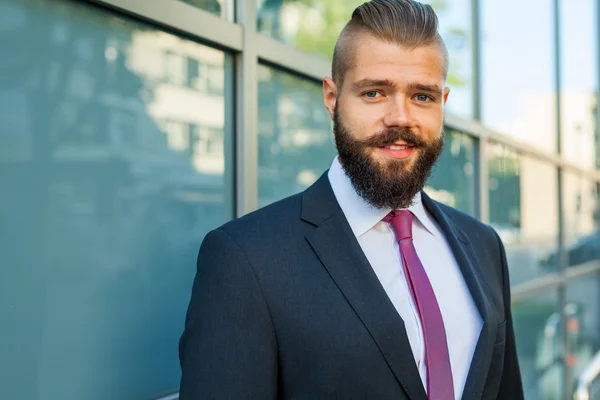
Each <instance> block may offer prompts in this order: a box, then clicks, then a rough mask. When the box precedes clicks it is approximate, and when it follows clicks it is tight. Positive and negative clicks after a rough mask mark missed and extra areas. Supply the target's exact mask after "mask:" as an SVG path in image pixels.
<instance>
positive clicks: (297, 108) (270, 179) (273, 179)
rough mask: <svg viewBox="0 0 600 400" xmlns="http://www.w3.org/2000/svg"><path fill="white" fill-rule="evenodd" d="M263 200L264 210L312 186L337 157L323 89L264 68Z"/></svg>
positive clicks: (260, 185)
mask: <svg viewBox="0 0 600 400" xmlns="http://www.w3.org/2000/svg"><path fill="white" fill-rule="evenodd" d="M258 75H259V86H258V195H259V206H260V207H262V206H264V205H267V204H269V203H272V202H274V201H276V200H280V199H282V198H284V197H286V196H289V195H292V194H294V193H297V192H299V191H302V190H304V189H305V188H307V187H308V186H310V185H311V184H312V183H313V182H314V181H315V180H317V178H319V176H321V174H322V173H323V172H325V170H326V169H327V168H329V167H330V166H331V162H332V161H333V158H334V157H335V156H336V154H337V150H336V149H335V145H334V139H333V131H332V126H331V121H330V119H329V116H328V115H327V112H326V111H325V107H324V106H323V92H322V90H321V87H320V86H319V85H318V84H316V83H313V82H310V81H306V80H303V79H300V78H296V77H294V76H292V75H288V74H286V73H284V72H280V71H277V70H275V69H272V68H270V67H266V66H263V65H261V66H259V69H258Z"/></svg>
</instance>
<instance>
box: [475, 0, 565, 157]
mask: <svg viewBox="0 0 600 400" xmlns="http://www.w3.org/2000/svg"><path fill="white" fill-rule="evenodd" d="M480 3H481V6H480V7H481V14H480V17H481V22H480V26H481V30H482V32H481V71H480V73H481V85H482V88H481V92H482V93H481V97H482V101H481V113H482V120H483V122H484V123H485V124H486V125H489V126H490V127H492V128H493V129H496V130H498V131H499V132H501V133H503V134H507V135H510V136H513V137H514V138H516V139H519V140H523V141H526V142H529V143H532V144H535V145H536V146H538V147H539V148H541V149H543V150H547V151H556V141H557V140H556V107H555V102H556V98H555V96H554V81H555V79H554V77H555V72H554V68H553V65H554V44H553V43H554V40H553V37H554V31H553V26H554V24H553V21H554V19H553V18H554V17H553V15H554V13H553V1H552V0H528V1H522V0H504V1H497V0H481V1H480ZM516 10H518V12H517V11H516ZM525 32H526V34H524V33H525Z"/></svg>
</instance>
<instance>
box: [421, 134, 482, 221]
mask: <svg viewBox="0 0 600 400" xmlns="http://www.w3.org/2000/svg"><path fill="white" fill-rule="evenodd" d="M473 146H474V140H473V138H472V137H470V136H467V135H465V134H462V133H459V132H456V131H453V130H447V131H446V144H445V146H444V152H443V153H442V155H441V156H440V158H439V160H438V162H437V164H436V166H435V167H434V169H433V173H432V174H431V177H430V178H429V181H428V182H427V186H426V187H425V192H426V193H427V194H428V195H429V196H431V198H433V199H435V200H438V201H440V202H442V203H445V204H447V205H449V206H451V207H455V208H458V209H459V210H461V211H464V212H466V213H467V214H471V215H475V176H474V171H475V167H474V162H475V161H474V160H475V155H474V149H473Z"/></svg>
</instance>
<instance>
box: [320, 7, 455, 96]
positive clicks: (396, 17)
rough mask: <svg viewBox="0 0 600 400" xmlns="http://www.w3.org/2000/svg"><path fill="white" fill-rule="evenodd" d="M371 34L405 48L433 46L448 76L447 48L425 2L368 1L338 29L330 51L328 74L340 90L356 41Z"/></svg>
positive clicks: (436, 19) (436, 22) (351, 63)
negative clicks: (330, 62) (437, 50)
mask: <svg viewBox="0 0 600 400" xmlns="http://www.w3.org/2000/svg"><path fill="white" fill-rule="evenodd" d="M365 35H371V36H373V37H374V38H376V39H379V40H381V41H384V42H386V43H392V44H396V45H399V46H401V47H403V48H405V49H407V50H414V49H416V48H419V47H424V46H437V47H438V48H439V50H440V53H441V55H442V60H443V65H442V68H443V75H444V79H446V78H447V75H448V50H447V49H446V45H445V44H444V41H443V40H442V37H441V36H440V34H439V33H438V18H437V15H436V14H435V11H433V8H432V7H431V6H430V5H428V4H423V3H419V2H418V1H414V0H371V1H369V2H367V3H364V4H362V5H360V6H358V7H357V8H356V9H355V10H354V12H353V13H352V18H351V19H350V21H349V22H348V23H347V24H346V26H345V27H344V29H343V30H342V32H341V34H340V36H339V38H338V40H337V42H336V45H335V49H334V52H333V64H332V71H331V72H332V77H333V81H334V82H335V84H336V86H337V87H338V91H341V89H342V86H343V82H344V77H345V75H346V72H348V70H350V69H351V68H352V67H353V66H354V63H355V61H356V43H357V42H358V40H359V39H360V38H361V37H362V36H365Z"/></svg>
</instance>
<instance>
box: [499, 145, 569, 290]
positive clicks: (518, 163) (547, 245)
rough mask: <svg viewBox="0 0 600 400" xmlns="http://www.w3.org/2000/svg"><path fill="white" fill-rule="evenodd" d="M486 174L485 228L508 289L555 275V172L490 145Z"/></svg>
mask: <svg viewBox="0 0 600 400" xmlns="http://www.w3.org/2000/svg"><path fill="white" fill-rule="evenodd" d="M488 174H489V175H488V185H489V215H490V224H491V225H492V226H493V227H494V228H495V229H496V231H497V232H498V234H499V235H500V237H501V238H502V241H503V243H504V245H505V247H506V253H507V259H508V266H509V268H510V271H511V284H513V285H515V284H518V283H522V282H525V281H527V280H530V279H534V278H537V277H540V276H542V275H544V274H547V273H550V272H556V271H558V270H559V266H558V265H557V264H556V258H557V257H556V249H557V244H558V239H557V237H558V189H557V181H558V179H557V171H556V169H555V168H554V167H552V166H551V165H549V164H545V163H542V162H540V161H537V160H534V159H531V158H527V157H523V156H520V155H519V154H517V153H515V152H514V151H512V150H509V149H508V148H506V147H505V146H502V145H496V144H491V145H490V146H489V153H488Z"/></svg>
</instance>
